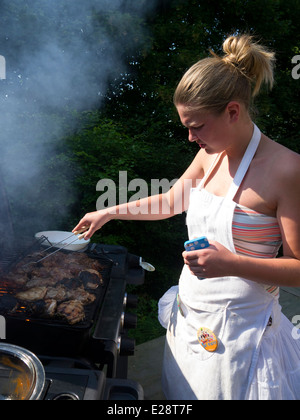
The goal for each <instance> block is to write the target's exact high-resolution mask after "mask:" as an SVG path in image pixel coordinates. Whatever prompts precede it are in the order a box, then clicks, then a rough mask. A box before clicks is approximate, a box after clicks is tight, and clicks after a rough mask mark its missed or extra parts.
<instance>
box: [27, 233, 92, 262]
mask: <svg viewBox="0 0 300 420" xmlns="http://www.w3.org/2000/svg"><path fill="white" fill-rule="evenodd" d="M88 229H89V227H87V226H84V227H82V228H81V229H79V230H76V231H75V232H73V233H72V235H70V236H68V237H67V238H64V239H62V240H61V241H60V242H57V243H56V244H55V245H51V246H49V247H48V248H46V249H44V250H43V252H46V251H49V249H51V248H54V247H55V248H56V247H57V245H59V244H61V243H64V242H65V241H67V240H68V239H70V238H72V236H74V235H75V236H77V235H79V236H78V237H77V238H76V239H74V241H72V242H68V243H65V244H64V245H63V246H61V247H59V248H58V249H56V250H55V251H53V252H51V253H50V254H48V255H46V256H45V257H43V258H41V259H40V260H38V261H32V262H30V263H27V264H25V265H23V267H26V266H27V265H30V264H37V263H39V262H41V261H43V260H45V259H46V258H49V257H51V255H54V254H56V253H57V252H58V251H61V250H62V249H64V248H66V247H67V246H69V245H71V244H73V243H74V242H76V241H78V239H79V240H80V239H83V238H84V234H85V233H86V231H87V230H88Z"/></svg>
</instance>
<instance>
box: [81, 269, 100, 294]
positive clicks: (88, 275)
mask: <svg viewBox="0 0 300 420" xmlns="http://www.w3.org/2000/svg"><path fill="white" fill-rule="evenodd" d="M79 278H80V280H82V282H83V284H84V286H85V287H86V288H87V289H92V290H94V289H97V288H98V287H99V286H100V285H101V284H103V279H102V276H101V274H100V273H99V272H98V271H97V270H94V269H92V268H89V269H86V270H83V271H81V272H80V273H79Z"/></svg>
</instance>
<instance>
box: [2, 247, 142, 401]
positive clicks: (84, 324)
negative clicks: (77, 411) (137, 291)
mask: <svg viewBox="0 0 300 420" xmlns="http://www.w3.org/2000/svg"><path fill="white" fill-rule="evenodd" d="M18 243H21V244H22V246H21V247H20V246H19V247H18V249H13V250H12V249H11V248H10V249H9V252H6V250H5V249H4V250H3V249H2V252H1V253H0V270H1V274H0V315H2V316H4V317H5V320H6V340H5V342H6V343H10V344H14V345H17V346H21V347H23V348H26V349H28V350H29V351H31V352H33V353H34V354H36V355H37V356H38V357H39V359H40V360H41V361H42V363H43V364H44V366H45V372H46V385H45V391H44V393H43V395H42V398H44V399H57V398H58V399H60V398H61V399H110V398H116V395H115V394H116V393H117V396H118V397H120V398H122V395H123V396H124V398H125V399H126V397H128V398H129V397H130V398H131V399H135V398H137V399H142V395H143V391H142V389H141V387H140V385H139V384H136V383H134V382H132V381H129V380H128V379H127V363H128V356H130V355H132V354H134V346H135V343H134V340H133V339H130V338H128V330H129V329H132V328H135V327H136V323H137V319H136V316H135V315H133V314H130V313H127V311H128V309H129V310H130V307H132V306H135V305H136V303H137V299H136V297H135V296H130V295H127V293H126V286H127V285H128V284H135V285H139V284H142V283H143V282H144V270H143V268H142V267H141V266H140V257H138V256H135V255H132V254H130V253H129V252H128V251H127V249H126V248H124V247H122V246H111V245H105V244H89V245H88V248H87V249H86V250H84V252H82V253H79V252H78V253H77V252H72V251H65V250H62V251H59V253H60V254H62V255H61V257H62V261H68V258H70V256H72V259H73V261H75V262H76V258H78V260H79V261H84V262H85V265H83V266H82V273H84V272H85V270H86V265H88V263H92V264H93V266H95V264H96V265H97V264H98V265H99V270H100V274H101V284H100V285H99V286H98V287H97V288H96V289H94V290H92V292H93V294H94V300H93V302H91V303H89V304H87V305H85V306H84V309H85V311H84V319H82V320H80V321H78V322H76V323H74V324H72V323H70V322H69V321H68V320H66V319H65V318H59V317H49V316H47V315H45V313H44V312H43V311H42V309H40V305H42V307H43V302H40V301H34V302H29V303H28V302H24V301H22V300H20V299H19V298H18V296H20V290H21V291H24V290H25V291H26V289H24V287H25V286H24V285H23V284H21V285H18V283H16V282H14V281H12V282H9V281H8V279H9V278H10V277H9V276H12V274H13V273H14V270H16V269H17V268H18V267H23V266H25V267H26V263H27V262H28V258H29V259H30V258H32V255H35V253H36V252H39V248H40V247H41V243H40V241H34V243H33V244H30V246H28V241H27V240H22V241H21V242H20V240H19V241H18ZM57 255H58V253H57V254H56V256H57ZM51 258H53V257H49V259H48V260H47V261H51ZM24 263H25V264H24ZM28 267H30V265H29V266H28ZM61 268H62V270H63V268H64V267H61ZM29 273H30V269H29ZM77 282H78V278H77V279H76V278H71V279H70V278H69V279H63V280H62V282H61V284H62V285H63V287H68V290H71V292H72V288H73V287H74V283H75V286H76V287H78V284H77ZM14 300H15V301H16V302H17V305H15V304H14ZM83 384H85V385H83ZM116 390H117V391H116Z"/></svg>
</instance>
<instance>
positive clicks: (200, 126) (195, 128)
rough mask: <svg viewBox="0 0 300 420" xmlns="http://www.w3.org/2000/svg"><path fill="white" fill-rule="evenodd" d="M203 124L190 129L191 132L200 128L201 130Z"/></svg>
mask: <svg viewBox="0 0 300 420" xmlns="http://www.w3.org/2000/svg"><path fill="white" fill-rule="evenodd" d="M203 127H204V124H201V125H198V126H197V127H192V129H193V130H200V128H203Z"/></svg>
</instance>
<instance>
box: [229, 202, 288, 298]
mask: <svg viewBox="0 0 300 420" xmlns="http://www.w3.org/2000/svg"><path fill="white" fill-rule="evenodd" d="M232 236H233V242H234V246H235V250H236V253H237V254H239V255H247V256H250V257H255V258H275V257H276V256H277V254H278V251H279V248H280V246H281V244H282V238H281V233H280V229H279V224H278V221H277V219H276V217H271V216H267V215H265V214H262V213H258V212H256V211H254V210H251V209H249V208H248V207H244V206H241V205H240V204H237V205H236V207H235V211H234V216H233V222H232ZM264 287H265V289H266V290H267V291H268V292H269V293H272V294H273V295H274V296H278V295H279V287H277V286H269V285H264Z"/></svg>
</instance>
